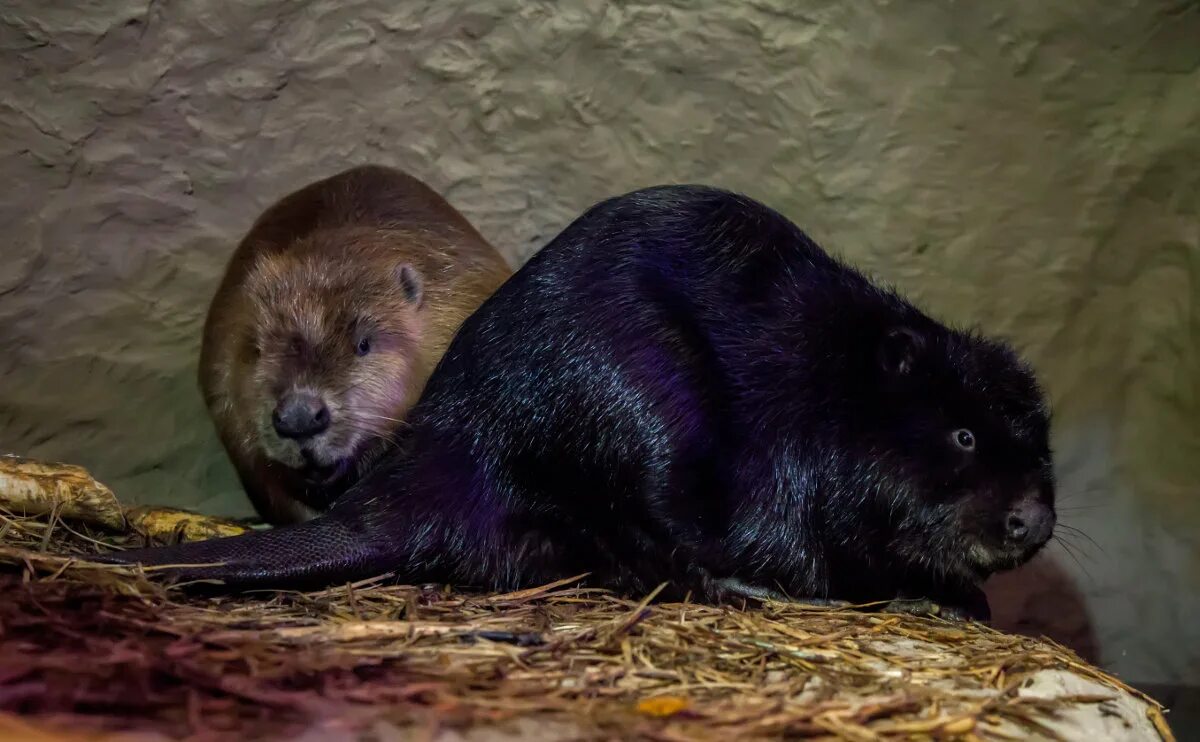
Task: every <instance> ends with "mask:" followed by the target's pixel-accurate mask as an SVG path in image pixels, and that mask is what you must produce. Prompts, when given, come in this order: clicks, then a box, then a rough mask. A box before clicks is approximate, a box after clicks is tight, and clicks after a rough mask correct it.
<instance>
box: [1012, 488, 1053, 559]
mask: <svg viewBox="0 0 1200 742" xmlns="http://www.w3.org/2000/svg"><path fill="white" fill-rule="evenodd" d="M1054 523H1055V517H1054V511H1053V510H1052V509H1051V508H1050V507H1049V506H1048V505H1046V504H1045V503H1042V502H1039V501H1038V500H1036V499H1034V498H1033V497H1026V498H1022V499H1021V500H1019V501H1018V502H1017V503H1016V504H1014V505H1013V506H1012V508H1011V509H1010V510H1009V511H1008V515H1007V516H1006V518H1005V521H1004V540H1005V542H1006V545H1007V546H1009V548H1011V549H1013V550H1014V551H1021V552H1028V551H1031V550H1033V549H1036V548H1038V547H1040V546H1041V545H1042V544H1044V543H1046V542H1047V541H1048V540H1049V539H1050V534H1051V533H1052V532H1053V531H1054Z"/></svg>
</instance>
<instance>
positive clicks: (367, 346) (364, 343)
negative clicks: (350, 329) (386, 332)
mask: <svg viewBox="0 0 1200 742" xmlns="http://www.w3.org/2000/svg"><path fill="white" fill-rule="evenodd" d="M370 352H371V338H368V337H364V338H363V339H362V340H359V341H358V354H359V355H360V356H365V355H366V354H368V353H370Z"/></svg>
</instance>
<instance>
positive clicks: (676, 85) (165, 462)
mask: <svg viewBox="0 0 1200 742" xmlns="http://www.w3.org/2000/svg"><path fill="white" fill-rule="evenodd" d="M0 60H2V64H0V173H2V174H3V176H4V182H3V185H0V231H2V234H3V235H4V239H3V242H2V243H0V245H2V247H0V249H2V250H3V258H4V259H3V262H2V263H0V374H2V378H3V384H2V385H0V448H4V449H11V450H13V451H15V452H19V453H22V454H27V455H32V456H38V457H45V458H51V459H64V460H69V461H73V462H78V463H82V464H84V465H86V466H88V467H90V468H91V469H92V470H93V471H94V472H95V473H96V474H97V475H98V476H99V477H101V478H102V479H103V480H105V481H106V482H108V483H109V484H110V485H112V486H113V487H114V488H115V489H116V490H117V491H118V492H119V493H120V494H121V495H122V497H124V498H127V499H131V500H138V501H143V502H149V501H153V502H163V503H170V504H176V505H182V506H195V507H202V508H205V509H208V510H210V511H214V512H221V513H227V514H244V513H247V512H249V511H248V507H247V505H246V504H245V503H244V502H243V500H242V497H241V496H240V494H239V492H238V491H237V486H236V483H235V481H234V479H233V476H232V474H231V471H230V469H229V467H228V465H227V464H226V462H225V461H224V460H223V458H222V455H221V453H220V451H219V449H218V447H217V444H216V441H215V438H214V436H213V433H212V431H211V429H210V427H209V424H208V422H207V420H206V418H205V416H204V412H203V409H202V407H201V404H200V400H199V395H198V393H197V391H196V388H195V382H194V375H195V357H196V352H197V345H198V338H199V330H200V325H201V320H202V316H203V311H204V309H205V306H206V302H207V300H208V297H209V295H210V293H211V292H212V291H213V289H214V288H215V283H216V281H217V278H218V276H219V273H220V271H221V270H222V268H223V264H224V261H225V259H226V257H227V256H228V254H229V252H230V251H231V250H232V248H233V245H234V242H235V241H236V239H237V238H238V237H239V236H240V235H241V234H242V233H243V232H244V231H245V230H246V229H247V228H248V226H249V224H250V222H251V220H252V219H253V218H254V216H255V215H256V213H257V212H258V211H259V210H260V209H262V208H263V207H265V206H266V205H267V204H268V203H269V202H270V201H272V200H274V199H275V198H277V197H278V196H280V195H282V194H283V193H285V192H286V191H288V190H290V189H293V188H295V187H297V186H299V185H301V184H302V183H304V182H306V181H309V180H311V179H314V178H316V177H320V176H323V175H326V174H330V173H332V172H334V171H336V170H339V169H341V168H343V167H346V166H348V165H350V164H354V163H360V162H384V163H393V164H398V165H401V166H403V167H406V168H409V169H411V170H412V171H413V172H415V173H416V174H418V175H419V176H421V177H423V178H426V179H428V181H429V182H430V183H432V184H433V185H434V186H435V187H437V188H439V189H441V190H442V191H443V192H444V193H445V194H446V195H447V197H448V198H449V199H450V200H451V201H452V202H453V203H454V204H456V205H457V206H458V207H460V208H461V209H462V210H463V211H464V212H465V213H466V214H467V215H468V216H469V217H470V218H471V219H473V220H474V221H475V222H476V223H477V225H478V226H479V227H480V229H481V230H482V231H483V232H484V233H485V234H486V235H487V236H488V237H490V238H491V239H492V240H494V241H495V242H496V243H497V244H498V245H501V246H503V247H504V248H505V250H506V251H507V253H508V254H509V255H510V256H511V258H512V260H513V262H514V264H516V263H519V262H520V261H521V260H523V259H524V258H526V257H527V256H528V255H529V254H530V253H531V251H533V250H534V249H535V248H536V247H538V246H539V245H541V244H543V243H544V242H545V241H546V240H547V239H549V238H550V237H552V236H553V235H554V234H555V233H556V232H557V230H559V229H560V228H561V227H563V226H564V225H565V224H566V223H567V222H568V221H569V220H570V219H571V218H573V217H574V216H575V215H577V214H578V213H579V212H580V211H581V210H582V209H584V208H585V207H586V206H588V205H589V204H591V203H592V202H594V201H596V200H598V199H600V198H603V197H606V196H609V195H613V194H616V193H618V192H622V191H625V190H628V189H631V188H634V187H637V186H643V185H648V184H653V183H660V182H669V181H703V182H707V183H711V184H715V185H721V186H725V187H729V188H733V189H738V190H742V191H745V192H747V193H749V194H750V195H752V196H755V197H757V198H760V199H762V200H764V201H766V202H768V203H770V204H771V205H773V206H775V207H776V208H778V209H780V210H782V211H783V212H784V213H786V214H788V215H789V216H791V217H792V218H794V219H795V220H796V221H798V222H799V223H800V224H801V225H802V226H804V227H805V228H806V229H807V230H809V231H810V232H811V233H812V234H813V235H814V236H815V237H816V238H817V239H818V240H820V241H821V242H823V243H824V244H826V245H827V246H829V247H830V248H831V249H833V250H835V251H838V252H841V253H843V254H845V255H846V256H848V257H849V258H850V259H852V260H853V261H855V262H857V263H858V264H860V265H862V266H863V267H865V268H867V269H868V270H870V271H872V272H873V273H875V274H876V275H878V276H879V277H881V278H883V279H886V280H888V281H891V282H894V283H895V284H897V285H898V286H899V287H900V288H901V289H902V290H904V291H905V292H907V293H908V294H910V295H911V296H912V297H913V298H915V299H917V300H918V301H919V302H921V303H922V304H923V305H924V306H926V307H927V308H928V309H929V310H930V311H932V312H933V313H935V314H938V315H940V316H943V317H945V318H949V319H952V320H955V321H958V322H960V323H966V324H978V325H979V326H981V327H982V328H984V329H985V330H987V331H989V332H993V333H1000V334H1004V335H1007V336H1009V337H1011V338H1013V339H1014V340H1015V341H1016V342H1017V343H1018V345H1019V346H1020V347H1022V348H1023V349H1024V350H1025V351H1026V352H1027V353H1028V354H1029V356H1030V357H1031V358H1032V359H1033V360H1034V362H1035V365H1036V366H1037V367H1038V369H1039V370H1040V371H1041V373H1042V374H1044V377H1045V379H1046V382H1047V385H1048V387H1049V389H1050V391H1051V393H1052V396H1053V398H1054V402H1055V406H1056V414H1057V430H1056V436H1055V445H1056V448H1057V451H1058V467H1059V474H1060V477H1061V481H1062V489H1061V492H1062V495H1061V501H1062V511H1063V519H1064V521H1065V522H1066V523H1067V524H1069V525H1072V526H1075V527H1077V528H1079V529H1082V530H1083V531H1084V532H1086V534H1087V537H1083V536H1078V535H1074V534H1072V533H1070V532H1065V533H1063V539H1064V541H1065V542H1066V544H1068V545H1070V546H1071V550H1072V551H1073V552H1075V553H1074V554H1073V555H1072V554H1071V553H1068V552H1067V551H1065V550H1064V549H1063V548H1062V547H1060V546H1055V547H1054V548H1052V549H1051V550H1050V551H1049V553H1048V554H1046V555H1045V558H1043V559H1039V561H1038V562H1037V563H1036V564H1034V565H1032V566H1031V567H1030V568H1029V569H1026V570H1023V571H1022V572H1020V573H1017V574H1014V575H1012V576H1009V577H1008V578H1006V579H1003V580H998V581H997V582H996V584H994V585H993V586H992V592H993V594H994V595H995V596H996V598H997V602H998V605H997V613H998V614H999V618H1000V620H1001V621H1002V622H1004V623H1005V624H1006V625H1009V626H1016V627H1018V628H1021V629H1022V630H1028V631H1037V632H1049V633H1050V634H1051V635H1053V636H1057V637H1059V638H1062V639H1063V640H1065V641H1067V642H1068V643H1071V644H1073V645H1074V646H1076V647H1079V648H1080V649H1081V650H1083V651H1085V652H1093V653H1095V654H1096V655H1098V656H1099V658H1100V659H1101V661H1102V662H1103V663H1104V664H1105V665H1107V666H1108V667H1110V668H1112V669H1114V670H1115V671H1117V672H1118V673H1120V674H1121V675H1123V676H1124V677H1126V678H1129V679H1132V680H1134V681H1147V682H1149V681H1153V682H1161V683H1186V682H1191V683H1198V682H1200V669H1197V668H1200V662H1198V661H1197V660H1200V622H1197V621H1196V620H1195V615H1196V613H1197V610H1198V609H1200V597H1198V596H1200V591H1198V588H1200V584H1198V583H1200V550H1198V544H1200V535H1198V534H1200V530H1198V528H1197V526H1200V496H1198V495H1200V303H1198V298H1200V286H1198V284H1200V217H1198V210H1200V168H1198V167H1197V156H1198V155H1200V8H1198V6H1197V5H1196V4H1195V3H1193V2H1187V1H1186V0H1174V1H1167V0H1162V1H1160V2H1138V1H1137V0H1122V1H1121V2H1107V1H1105V0H1073V1H1072V2H1065V3H1042V2H1035V1H1034V0H1026V1H1022V2H1015V3H1004V4H1002V5H995V4H991V5H989V4H978V3H967V2H953V1H950V0H942V1H932V0H924V1H914V2H905V3H898V2H886V1H884V0H876V1H874V2H855V3H848V2H837V1H834V0H812V1H810V2H805V3H800V2H796V1H795V0H744V1H743V2H726V1H725V0H705V1H704V2H700V1H696V2H690V1H688V0H672V1H662V2H649V3H646V2H619V3H606V2H600V1H598V0H563V1H561V2H519V1H517V0H487V1H483V2H467V1H466V0H438V2H416V1H409V2H400V3H398V2H390V1H389V0H320V1H315V2H294V1H293V2H288V1H287V0H189V1H188V2H154V1H153V0H141V1H140V2H135V1H134V0H95V1H94V2H89V3H64V2H47V1H46V0H8V2H5V3H4V4H3V5H0Z"/></svg>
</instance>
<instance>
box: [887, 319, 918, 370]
mask: <svg viewBox="0 0 1200 742" xmlns="http://www.w3.org/2000/svg"><path fill="white" fill-rule="evenodd" d="M924 352H925V336H924V335H922V334H921V333H920V332H918V331H917V330H914V329H912V328H911V327H893V328H892V329H890V330H888V331H887V332H886V333H884V335H883V340H882V341H880V343H879V363H880V365H882V366H883V369H884V370H885V371H887V372H888V373H892V374H901V375H903V374H908V373H911V372H912V369H913V366H915V365H916V364H917V363H919V362H920V359H921V355H922V354H923V353H924Z"/></svg>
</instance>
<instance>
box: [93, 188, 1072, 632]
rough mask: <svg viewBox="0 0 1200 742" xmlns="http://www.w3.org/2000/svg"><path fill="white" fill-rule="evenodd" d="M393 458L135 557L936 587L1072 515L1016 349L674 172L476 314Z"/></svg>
mask: <svg viewBox="0 0 1200 742" xmlns="http://www.w3.org/2000/svg"><path fill="white" fill-rule="evenodd" d="M409 420H410V422H411V428H410V429H409V430H408V435H407V438H406V439H405V440H404V442H403V444H402V446H401V448H400V449H398V450H396V451H395V452H393V453H392V454H390V455H389V458H387V459H385V460H384V461H382V462H381V463H380V464H379V466H378V467H377V468H376V469H375V470H374V471H373V472H372V473H371V474H369V475H368V476H367V477H365V478H364V479H363V480H361V481H360V482H359V483H358V484H357V485H355V486H354V487H353V488H352V489H351V490H350V491H349V492H348V493H347V494H346V495H345V496H344V497H343V498H342V499H341V500H339V501H338V502H337V503H336V504H335V505H334V506H333V508H332V509H331V510H330V511H329V512H328V513H327V514H326V515H324V516H321V517H319V518H317V519H315V520H312V521H309V522H307V523H304V524H301V525H297V526H288V527H283V528H278V529H275V530H273V531H268V532H263V533H256V534H251V535H246V536H238V537H235V538H228V539H220V540H214V541H207V542H200V543H194V544H187V545H182V546H178V547H170V548H163V549H152V550H141V551H133V552H126V553H125V554H123V555H118V556H116V557H114V558H115V559H117V560H120V561H128V562H142V563H145V564H185V563H186V564H193V565H194V564H196V563H200V562H203V563H211V562H217V561H220V562H223V563H224V564H223V565H222V566H210V567H182V568H179V569H176V570H174V574H175V575H176V576H177V577H179V578H182V579H188V580H193V579H201V578H206V579H220V580H222V581H224V584H225V588H224V589H230V588H250V587H264V586H266V587H280V588H282V587H317V586H323V585H327V584H330V583H333V582H336V581H343V580H350V579H356V578H363V577H367V576H371V575H375V574H380V573H384V572H394V573H395V575H396V576H397V577H398V578H399V579H401V580H405V581H420V582H426V581H430V582H447V583H453V584H457V585H462V586H477V587H483V588H489V589H494V590H507V589H512V588H517V587H520V586H529V585H535V584H540V583H544V582H547V581H550V580H553V579H556V578H562V577H567V576H571V575H575V574H579V573H583V572H587V573H590V577H589V578H588V581H589V582H590V583H591V584H595V585H600V586H605V587H609V588H613V589H615V590H618V591H620V592H624V593H630V594H638V593H645V592H647V591H650V590H652V589H653V588H655V587H656V586H657V585H659V584H660V583H663V582H666V583H668V587H667V589H666V590H665V591H664V593H663V594H662V595H663V596H676V597H679V596H683V595H684V594H686V593H689V592H690V593H691V594H692V595H693V596H694V597H696V598H699V599H704V600H722V599H726V598H728V597H729V596H730V595H731V594H734V595H737V594H741V595H749V596H763V595H780V594H782V595H785V596H789V597H792V598H805V599H828V598H833V599H842V600H849V601H856V602H857V601H869V600H877V599H878V600H885V599H893V598H902V599H910V598H911V599H918V598H925V599H929V600H933V601H936V602H937V603H940V604H941V605H943V606H947V607H951V608H954V609H955V611H956V612H957V611H958V610H960V609H961V610H969V611H972V612H973V614H974V615H986V601H983V600H982V593H981V592H980V591H979V589H978V587H977V585H978V583H979V582H980V581H981V580H982V579H983V578H985V577H986V576H987V575H989V574H990V573H992V572H994V571H998V570H1003V569H1008V568H1012V567H1014V566H1016V565H1018V564H1020V563H1022V562H1024V561H1026V560H1027V559H1029V558H1030V556H1032V555H1033V554H1034V553H1035V552H1036V551H1037V550H1038V549H1039V548H1041V547H1042V546H1043V545H1044V544H1045V543H1046V541H1047V540H1048V539H1049V537H1050V535H1051V531H1052V529H1053V527H1054V523H1055V516H1054V506H1053V501H1054V483H1053V475H1052V467H1051V455H1050V449H1049V445H1048V431H1049V416H1048V412H1047V407H1046V405H1045V403H1044V398H1043V394H1042V392H1041V391H1040V389H1039V387H1038V384H1037V382H1036V380H1035V378H1034V375H1033V373H1032V372H1031V371H1030V369H1029V368H1028V367H1027V366H1026V365H1025V364H1024V363H1023V362H1022V361H1021V360H1020V359H1019V358H1018V357H1017V355H1016V354H1015V353H1014V352H1013V351H1012V350H1011V349H1010V348H1009V347H1007V346H1006V345H1004V344H1002V343H1000V342H997V341H994V340H988V339H985V338H983V337H980V336H978V335H975V334H972V333H968V332H962V331H958V330H952V329H949V328H947V327H946V326H944V325H943V324H940V323H938V322H937V321H935V320H933V319H931V318H929V317H928V316H926V315H925V314H923V313H922V312H921V311H919V310H918V309H916V308H915V307H914V306H912V305H911V304H910V303H908V302H907V301H905V300H904V299H902V298H901V297H900V296H898V295H897V294H896V293H895V292H893V291H890V290H886V289H883V288H879V287H877V286H876V285H874V284H872V283H871V282H870V281H869V280H868V279H867V278H866V277H864V276H863V275H862V274H861V273H859V272H857V271H856V270H854V269H852V268H850V267H848V266H846V265H845V264H843V263H842V262H839V261H838V260H836V259H835V258H833V257H831V256H830V255H828V254H827V253H825V252H824V251H822V250H821V249H820V248H819V247H818V246H817V245H816V244H815V243H814V242H813V241H812V240H811V239H809V238H808V237H807V236H806V235H805V234H804V233H803V232H801V231H800V229H798V228H797V227H796V226H795V225H794V224H792V223H791V222H790V221H788V220H787V219H785V218H784V217H783V216H781V215H780V214H778V213H776V212H775V211H772V210H771V209H769V208H767V207H766V206H764V205H762V204H760V203H758V202H756V201H753V200H751V199H749V198H745V197H743V196H739V195H736V194H733V193H729V192H727V191H723V190H718V189H713V188H709V187H703V186H660V187H654V188H649V189H644V190H640V191H636V192H633V193H629V194H626V195H624V196H620V197H616V198H613V199H610V200H607V201H604V202H602V203H600V204H597V205H596V206H594V207H592V208H591V209H589V210H588V211H587V212H586V213H584V214H583V215H582V216H581V217H579V218H578V219H577V220H576V221H575V222H574V223H572V224H571V225H570V226H569V227H567V229H566V230H564V231H563V232H562V234H560V235H559V236H558V237H557V238H556V239H554V240H553V241H552V242H551V243H550V244H549V245H547V246H546V247H545V248H544V249H543V250H541V252H539V253H538V254H537V255H535V256H534V257H533V258H532V259H531V260H530V261H529V262H528V263H527V264H526V265H525V266H524V267H523V268H522V269H521V270H519V271H518V272H517V273H516V274H515V275H514V276H513V277H512V278H511V279H509V280H508V281H507V282H506V283H505V284H504V285H503V286H501V287H500V289H499V290H498V291H497V292H496V293H495V294H494V295H493V296H492V297H490V298H489V299H488V300H486V301H485V302H484V304H483V305H482V306H481V307H480V309H479V310H477V311H476V312H475V313H474V314H473V315H472V316H471V317H469V318H468V319H467V321H466V322H465V323H464V324H463V326H462V328H461V330H460V331H459V333H458V334H457V336H456V337H455V339H454V340H453V341H452V343H451V345H450V347H449V349H448V350H447V352H446V354H445V356H444V357H443V359H442V360H441V362H440V363H439V365H438V366H437V368H436V370H435V371H434V373H433V375H432V377H431V378H430V380H429V383H428V386H427V387H426V389H425V393H424V394H423V396H422V397H421V399H420V401H419V402H418V404H417V406H416V407H415V408H414V409H413V411H412V412H411V414H410V416H409Z"/></svg>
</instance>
